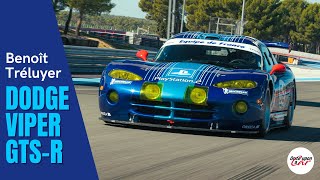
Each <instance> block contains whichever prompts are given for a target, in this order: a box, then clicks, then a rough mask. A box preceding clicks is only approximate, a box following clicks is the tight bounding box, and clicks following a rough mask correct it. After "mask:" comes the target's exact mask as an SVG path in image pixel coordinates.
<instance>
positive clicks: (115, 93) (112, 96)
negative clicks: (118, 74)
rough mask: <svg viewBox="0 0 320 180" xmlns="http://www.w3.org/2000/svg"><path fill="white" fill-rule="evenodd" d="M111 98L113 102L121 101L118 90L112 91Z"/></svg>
mask: <svg viewBox="0 0 320 180" xmlns="http://www.w3.org/2000/svg"><path fill="white" fill-rule="evenodd" d="M109 100H110V101H111V102H112V103H117V102H118V101H119V95H118V93H117V92H116V91H112V92H111V93H110V94H109Z"/></svg>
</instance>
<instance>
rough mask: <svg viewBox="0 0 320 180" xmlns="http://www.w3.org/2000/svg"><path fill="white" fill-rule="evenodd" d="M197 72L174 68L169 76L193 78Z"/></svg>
mask: <svg viewBox="0 0 320 180" xmlns="http://www.w3.org/2000/svg"><path fill="white" fill-rule="evenodd" d="M195 72H196V71H195V70H194V69H181V68H173V69H172V70H171V71H170V72H169V76H183V77H191V76H192V75H193V74H194V73H195Z"/></svg>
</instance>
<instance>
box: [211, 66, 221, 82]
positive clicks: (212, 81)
mask: <svg viewBox="0 0 320 180" xmlns="http://www.w3.org/2000/svg"><path fill="white" fill-rule="evenodd" d="M221 69H222V68H219V69H218V71H217V72H216V74H215V75H214V76H213V78H212V80H211V82H210V84H209V86H211V85H212V82H213V80H214V78H215V77H216V76H217V74H218V73H219V71H220V70H221Z"/></svg>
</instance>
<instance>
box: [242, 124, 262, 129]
mask: <svg viewBox="0 0 320 180" xmlns="http://www.w3.org/2000/svg"><path fill="white" fill-rule="evenodd" d="M259 127H260V125H242V129H259Z"/></svg>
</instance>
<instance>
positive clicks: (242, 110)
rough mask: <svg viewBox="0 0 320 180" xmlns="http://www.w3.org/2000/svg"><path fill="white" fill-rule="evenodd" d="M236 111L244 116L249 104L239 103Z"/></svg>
mask: <svg viewBox="0 0 320 180" xmlns="http://www.w3.org/2000/svg"><path fill="white" fill-rule="evenodd" d="M234 109H235V111H236V112H237V113H239V114H243V113H246V112H247V111H248V106H247V103H245V102H244V101H238V102H237V103H236V104H235V106H234Z"/></svg>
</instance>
